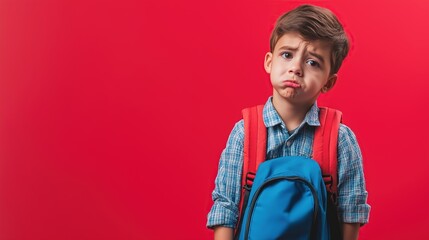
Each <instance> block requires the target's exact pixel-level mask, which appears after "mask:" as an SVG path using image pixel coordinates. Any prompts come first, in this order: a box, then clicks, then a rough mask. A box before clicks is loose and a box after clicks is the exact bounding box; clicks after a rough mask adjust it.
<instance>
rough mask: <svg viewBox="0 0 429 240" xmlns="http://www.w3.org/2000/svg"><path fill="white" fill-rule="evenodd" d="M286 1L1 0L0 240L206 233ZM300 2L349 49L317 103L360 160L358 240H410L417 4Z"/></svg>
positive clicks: (423, 92) (420, 40)
mask: <svg viewBox="0 0 429 240" xmlns="http://www.w3.org/2000/svg"><path fill="white" fill-rule="evenodd" d="M300 2H301V1H278V0H260V1H256V0H252V1H244V0H238V1H228V0H217V1H174V0H164V1H155V0H149V1H144V2H141V1H137V0H136V1H131V0H127V1H102V0H99V1H80V0H79V1H76V0H73V1H71V0H70V1H55V0H51V1H48V0H45V1H43V0H40V1H33V0H21V1H18V0H1V1H0V239H17V240H21V239H22V240H24V239H31V240H34V239H49V240H50V239H211V236H212V235H211V234H212V233H211V231H209V230H206V229H205V222H206V215H207V212H208V211H209V209H210V206H211V198H210V194H211V191H212V189H213V181H214V177H215V175H216V171H217V169H216V168H217V164H218V158H219V155H220V152H221V150H222V149H223V147H224V145H225V142H226V139H227V136H228V134H229V131H230V130H231V128H232V126H233V124H234V123H235V122H236V121H237V120H239V118H240V110H241V109H242V108H244V107H247V106H250V105H254V104H258V103H264V102H265V101H266V99H267V98H268V96H269V95H270V92H271V90H270V84H269V80H268V76H267V74H266V73H265V72H264V70H263V67H262V63H263V57H264V54H265V52H266V51H267V50H268V48H269V46H268V39H269V34H270V31H271V29H272V28H273V24H274V21H275V20H276V18H277V17H278V16H279V15H280V14H281V13H283V12H284V11H286V10H290V9H291V8H292V7H295V6H297V5H298V4H299V3H300ZM302 2H303V1H302ZM309 2H312V3H316V4H319V5H322V6H326V7H329V8H331V9H332V10H333V11H334V12H335V13H337V15H338V16H339V18H340V19H341V21H342V22H343V23H344V25H345V28H346V30H347V31H348V32H349V33H350V35H351V39H352V43H353V45H352V50H351V53H350V55H349V58H348V59H346V61H345V62H344V65H343V68H342V69H341V71H340V73H339V80H338V83H337V85H336V87H335V88H334V89H333V90H332V91H331V92H330V93H328V94H327V95H326V96H323V97H322V99H321V100H320V103H321V104H323V105H329V106H332V107H336V108H339V109H341V110H342V111H343V113H344V122H345V123H346V124H348V125H349V126H351V127H352V129H353V130H354V131H355V133H356V135H357V137H358V139H359V142H360V145H361V148H362V151H363V155H364V158H365V159H364V164H365V174H366V177H367V188H368V191H369V203H370V204H371V205H372V212H371V219H370V223H369V224H368V225H367V226H365V227H364V228H363V229H362V230H361V239H420V238H421V237H420V236H426V235H428V233H429V207H428V205H427V201H428V200H429V191H427V185H428V184H429V179H428V178H427V176H428V174H427V173H428V170H429V153H428V152H429V151H428V148H429V145H428V142H429V141H428V140H427V136H428V135H429V131H428V129H429V128H428V126H427V123H428V122H429V117H428V114H427V109H428V107H427V104H428V103H429V97H428V90H427V89H428V87H429V81H428V78H427V76H426V75H427V70H428V67H427V62H428V61H427V58H428V57H429V50H428V42H429V35H428V32H427V29H428V27H429V26H428V22H429V21H428V17H427V16H428V14H427V12H428V11H429V3H427V2H425V1H420V0H409V1H387V0H386V1H340V0H335V1H334V0H332V1H309Z"/></svg>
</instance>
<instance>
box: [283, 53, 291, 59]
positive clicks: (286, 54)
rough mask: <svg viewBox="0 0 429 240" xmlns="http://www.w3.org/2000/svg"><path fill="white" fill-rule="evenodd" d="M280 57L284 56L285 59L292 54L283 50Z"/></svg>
mask: <svg viewBox="0 0 429 240" xmlns="http://www.w3.org/2000/svg"><path fill="white" fill-rule="evenodd" d="M281 56H282V58H285V59H288V58H291V57H292V54H291V53H289V52H284V53H282V55H281Z"/></svg>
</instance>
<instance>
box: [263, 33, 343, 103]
mask: <svg viewBox="0 0 429 240" xmlns="http://www.w3.org/2000/svg"><path fill="white" fill-rule="evenodd" d="M330 55H331V47H330V46H329V45H328V44H326V43H325V42H322V41H307V40H304V39H303V38H302V37H301V36H300V35H299V34H298V33H295V32H290V33H286V34H284V35H283V36H282V37H281V38H280V39H279V40H278V42H277V44H276V46H275V48H274V51H273V52H272V53H271V52H268V53H267V54H266V55H265V63H264V67H265V70H266V71H267V73H268V74H270V79H271V84H272V85H273V97H274V98H282V99H284V100H288V101H290V102H292V103H296V104H299V105H302V104H304V105H306V106H310V105H312V104H313V103H314V102H315V101H316V99H317V97H318V96H319V94H320V93H321V92H327V91H328V90H330V89H331V88H332V87H333V86H334V84H335V81H336V79H337V75H336V74H332V75H330V70H331V64H330Z"/></svg>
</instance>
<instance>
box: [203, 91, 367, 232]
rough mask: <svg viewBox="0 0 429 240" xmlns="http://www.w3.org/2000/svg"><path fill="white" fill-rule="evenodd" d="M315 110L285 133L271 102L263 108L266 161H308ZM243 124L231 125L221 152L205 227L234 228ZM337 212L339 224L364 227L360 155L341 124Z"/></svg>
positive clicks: (240, 167)
mask: <svg viewBox="0 0 429 240" xmlns="http://www.w3.org/2000/svg"><path fill="white" fill-rule="evenodd" d="M318 113H319V108H318V107H317V104H316V103H315V104H314V105H313V106H312V107H311V109H310V110H309V111H308V112H307V115H306V116H305V118H304V121H303V122H302V123H301V124H300V125H299V127H298V128H297V129H296V130H294V131H293V132H292V133H289V132H288V131H287V129H286V127H285V124H284V123H283V121H282V119H281V118H280V116H279V115H278V113H277V111H276V110H275V109H274V106H273V104H272V101H271V97H270V98H269V99H268V101H267V103H266V104H265V106H264V110H263V117H264V124H265V126H266V127H267V131H268V132H267V133H268V135H267V141H268V142H267V159H273V158H278V157H282V156H305V157H309V158H311V156H312V152H313V136H314V130H315V127H316V126H320V122H319V117H318V116H319V114H318ZM243 142H244V125H243V120H241V121H239V122H238V123H236V124H235V126H234V128H233V129H232V132H231V134H230V136H229V138H228V142H227V144H226V148H225V149H224V150H223V152H222V155H221V158H220V161H219V169H218V174H217V177H216V180H215V189H214V191H213V194H212V198H213V201H214V204H213V206H212V208H211V211H210V212H209V214H208V221H207V227H209V228H212V227H214V226H217V225H220V226H225V227H231V228H234V227H235V226H236V224H237V220H238V215H239V209H238V203H239V201H240V190H241V172H242V165H243ZM338 177H339V178H338V212H339V217H340V219H341V220H342V221H343V222H347V223H363V224H364V223H367V222H368V219H369V211H370V206H369V205H368V204H367V202H366V200H367V195H368V193H367V191H366V189H365V178H364V173H363V166H362V155H361V151H360V148H359V145H358V143H357V141H356V137H355V135H354V134H353V132H352V131H351V130H350V128H348V127H347V126H345V125H343V124H341V125H340V129H339V136H338Z"/></svg>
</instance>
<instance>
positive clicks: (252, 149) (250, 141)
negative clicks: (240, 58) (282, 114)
mask: <svg viewBox="0 0 429 240" xmlns="http://www.w3.org/2000/svg"><path fill="white" fill-rule="evenodd" d="M263 109H264V106H263V105H258V106H254V107H251V108H246V109H243V120H244V151H243V171H242V177H241V181H242V182H241V186H243V189H242V191H241V197H240V205H239V209H240V213H242V210H243V205H245V203H244V198H245V195H246V187H247V186H251V185H252V184H253V180H254V178H255V174H256V170H257V169H258V166H259V164H260V163H262V162H263V161H265V157H266V152H267V128H266V127H265V124H264V119H263V116H262V111H263Z"/></svg>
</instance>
